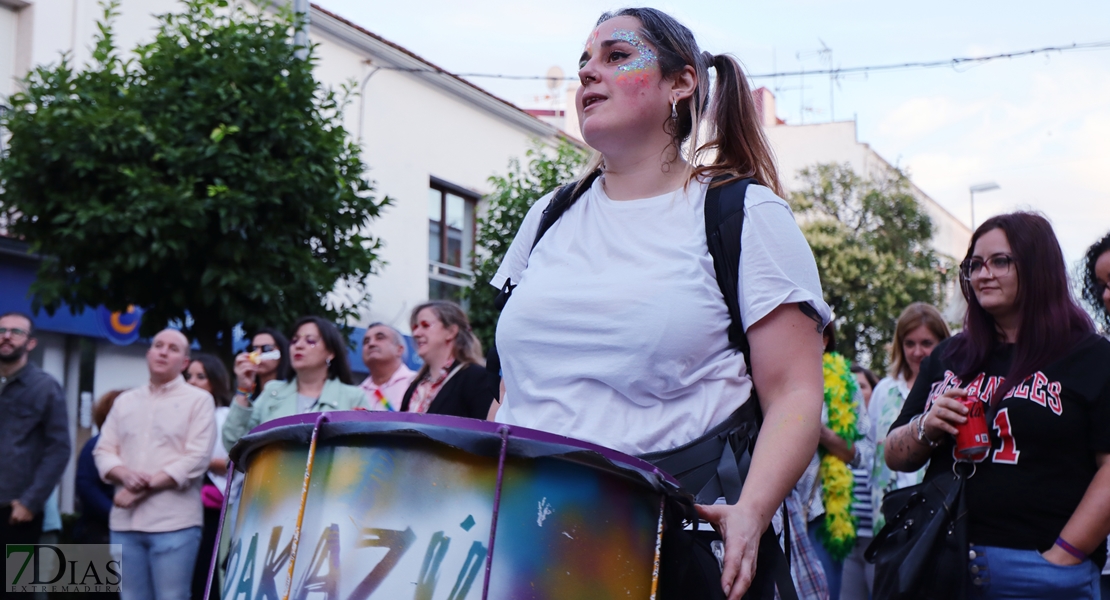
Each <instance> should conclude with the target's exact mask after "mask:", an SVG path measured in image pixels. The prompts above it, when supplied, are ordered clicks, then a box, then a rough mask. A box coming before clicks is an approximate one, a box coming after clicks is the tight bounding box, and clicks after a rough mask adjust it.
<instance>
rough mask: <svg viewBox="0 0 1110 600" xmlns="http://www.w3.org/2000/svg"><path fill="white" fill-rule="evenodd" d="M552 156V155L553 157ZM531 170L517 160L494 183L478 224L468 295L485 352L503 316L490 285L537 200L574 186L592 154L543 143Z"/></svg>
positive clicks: (530, 155) (563, 143)
mask: <svg viewBox="0 0 1110 600" xmlns="http://www.w3.org/2000/svg"><path fill="white" fill-rule="evenodd" d="M552 152H553V153H552ZM525 157H526V159H527V160H528V166H527V168H524V167H521V165H520V161H519V160H518V159H516V158H513V159H510V160H509V171H508V173H507V174H506V175H504V176H499V175H495V176H492V177H490V178H489V182H490V184H492V185H493V188H494V191H493V192H492V193H490V194H489V195H488V196H486V201H487V210H486V213H485V215H483V216H482V218H480V219H478V232H477V235H476V237H475V261H476V262H477V265H478V266H477V268H475V270H474V280H475V283H474V287H472V288H469V289H468V290H466V292H465V294H466V298H467V300H468V301H469V302H470V307H469V309H468V312H469V316H470V324H471V327H472V328H473V329H474V333H475V334H476V335H477V336H478V338H479V339H481V340H482V344H484V345H485V347H487V348H488V347H489V345H490V344H491V343H493V334H494V332H495V330H496V328H497V315H498V310H497V309H496V308H495V307H494V300H495V299H496V298H497V290H496V289H494V287H493V286H491V285H489V281H490V280H491V279H493V276H494V275H495V274H496V273H497V268H498V267H499V266H500V265H501V260H502V259H503V258H505V252H506V251H507V250H508V249H509V244H511V243H512V241H513V238H514V237H516V234H517V230H519V229H520V224H521V223H522V222H523V221H524V216H525V215H527V214H528V209H530V208H532V205H533V204H535V203H536V201H537V200H539V199H540V198H542V197H543V196H544V195H545V194H547V193H548V192H550V191H552V190H554V189H555V188H556V187H558V186H560V185H562V184H564V183H567V182H569V181H572V180H573V179H574V178H575V176H576V175H577V174H578V172H579V170H581V169H582V167H583V166H584V165H585V164H586V160H587V159H588V158H589V154H588V153H587V152H586V151H585V150H583V149H581V148H580V147H578V146H576V145H574V144H572V143H570V142H569V141H567V140H560V142H559V144H558V145H557V146H555V148H554V149H550V148H546V147H544V146H542V145H541V144H539V143H538V142H537V143H536V144H535V145H534V147H533V148H531V149H529V150H528V151H527V152H526V153H525Z"/></svg>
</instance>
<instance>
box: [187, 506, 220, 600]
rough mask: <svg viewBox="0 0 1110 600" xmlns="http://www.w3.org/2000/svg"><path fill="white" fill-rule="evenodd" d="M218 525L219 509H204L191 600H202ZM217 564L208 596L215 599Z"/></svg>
mask: <svg viewBox="0 0 1110 600" xmlns="http://www.w3.org/2000/svg"><path fill="white" fill-rule="evenodd" d="M219 527H220V509H218V508H205V509H204V529H203V530H202V531H201V535H200V549H199V550H197V564H196V567H194V568H193V593H192V596H193V600H204V584H205V583H207V582H208V567H209V566H211V564H212V554H213V553H215V552H216V544H217V542H218V541H219V540H217V539H216V530H217V529H219ZM219 574H220V571H219V565H217V566H216V573H214V576H213V577H212V592H211V594H210V595H209V596H208V597H209V598H210V599H212V600H215V599H217V598H219V597H220V588H219V586H218V585H217V584H218V583H219V579H220V577H219Z"/></svg>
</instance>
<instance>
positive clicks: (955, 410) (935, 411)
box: [922, 388, 967, 441]
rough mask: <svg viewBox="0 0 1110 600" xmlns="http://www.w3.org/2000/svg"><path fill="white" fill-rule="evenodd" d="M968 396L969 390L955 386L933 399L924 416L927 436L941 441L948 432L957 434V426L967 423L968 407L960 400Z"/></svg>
mask: <svg viewBox="0 0 1110 600" xmlns="http://www.w3.org/2000/svg"><path fill="white" fill-rule="evenodd" d="M966 396H967V390H965V389H963V388H953V389H951V390H948V391H947V392H944V394H943V395H941V396H940V397H939V398H937V399H936V400H934V401H933V405H932V406H930V407H929V410H927V411H925V416H924V417H922V419H924V431H925V437H926V438H928V439H930V440H933V441H939V440H940V439H941V438H942V437H944V434H946V433H947V434H951V435H956V426H957V425H963V424H964V423H967V407H966V406H964V405H963V403H962V402H961V401H960V400H962V399H963V398H965V397H966Z"/></svg>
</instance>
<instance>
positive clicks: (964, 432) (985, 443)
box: [956, 396, 991, 460]
mask: <svg viewBox="0 0 1110 600" xmlns="http://www.w3.org/2000/svg"><path fill="white" fill-rule="evenodd" d="M960 402H961V403H962V404H963V405H964V406H965V407H967V423H964V424H963V425H957V426H956V456H958V457H960V458H963V459H967V460H978V459H980V458H982V457H983V456H985V455H986V454H987V452H988V451H989V450H990V449H991V437H990V434H989V433H988V432H987V414H986V411H985V410H984V409H983V402H982V401H981V400H979V398H978V397H977V396H967V397H965V398H964V399H963V400H960Z"/></svg>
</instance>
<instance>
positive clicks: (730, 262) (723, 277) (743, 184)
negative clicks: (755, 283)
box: [705, 176, 756, 371]
mask: <svg viewBox="0 0 1110 600" xmlns="http://www.w3.org/2000/svg"><path fill="white" fill-rule="evenodd" d="M726 178H727V177H726V176H720V177H715V178H713V181H712V182H710V187H709V191H707V192H706V194H705V239H706V242H707V243H708V245H709V254H710V255H711V256H712V257H713V270H714V271H716V273H717V285H719V286H720V288H721V293H722V294H723V295H724V297H725V304H727V305H728V315H729V325H728V341H729V343H731V344H732V346H733V347H735V348H737V349H739V350H740V351H741V352H742V353H743V354H744V361H745V363H747V366H748V369H749V371H750V370H751V358H750V356H749V351H748V350H749V346H748V336H747V335H746V334H745V333H744V322H743V320H742V319H741V315H740V298H739V293H738V286H739V282H738V281H737V276H738V275H739V271H740V238H741V235H743V232H744V197H745V195H746V194H747V192H748V186H749V185H751V184H752V183H756V181H755V179H754V178H751V177H749V178H746V179H739V180H736V181H731V182H729V183H725V184H719V182H720V181H722V180H725V179H726ZM714 184H717V185H714Z"/></svg>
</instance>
